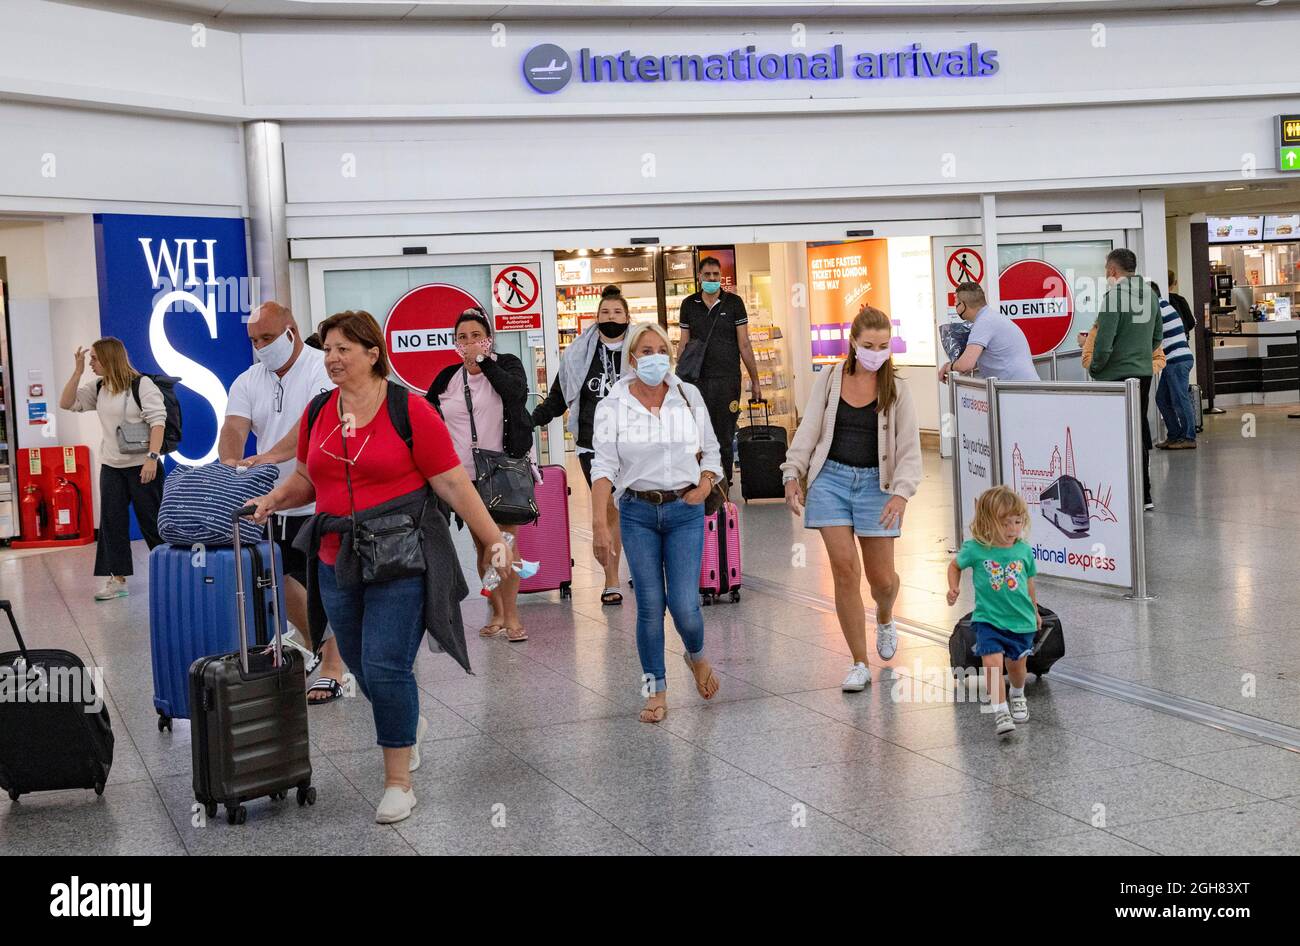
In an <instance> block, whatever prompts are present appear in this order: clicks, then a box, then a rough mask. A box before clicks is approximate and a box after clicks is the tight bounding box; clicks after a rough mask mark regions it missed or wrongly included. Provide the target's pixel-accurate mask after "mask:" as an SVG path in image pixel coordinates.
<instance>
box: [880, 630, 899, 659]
mask: <svg viewBox="0 0 1300 946" xmlns="http://www.w3.org/2000/svg"><path fill="white" fill-rule="evenodd" d="M897 651H898V628H897V627H895V626H894V622H893V621H890V622H889V623H888V624H877V625H876V653H878V654H879V655H880V659H881V660H893V659H894V654H895V653H896V652H897Z"/></svg>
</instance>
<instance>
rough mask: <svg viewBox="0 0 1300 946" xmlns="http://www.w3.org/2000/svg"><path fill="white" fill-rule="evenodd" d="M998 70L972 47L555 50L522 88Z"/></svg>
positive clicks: (530, 71)
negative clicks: (857, 50)
mask: <svg viewBox="0 0 1300 946" xmlns="http://www.w3.org/2000/svg"><path fill="white" fill-rule="evenodd" d="M998 69H999V63H998V52H997V50H996V49H984V50H982V49H980V47H979V44H978V43H968V44H967V45H966V46H963V47H960V48H958V49H946V50H934V51H930V50H926V49H923V48H922V46H921V44H920V43H912V44H911V45H910V46H908V47H906V48H904V49H901V50H891V51H887V52H860V53H856V54H849V53H846V52H845V50H844V47H843V46H842V45H835V46H832V47H830V48H829V49H825V50H823V51H821V52H813V53H762V52H759V49H758V47H757V46H745V47H744V48H743V49H742V48H737V49H731V50H728V51H727V52H724V53H709V54H704V55H697V54H686V53H679V54H670V55H650V56H642V55H637V54H636V53H633V52H632V51H631V50H630V49H625V50H623V51H622V52H618V53H611V54H601V53H598V52H593V51H592V50H591V49H589V48H587V47H583V48H582V49H579V50H578V53H577V56H576V57H574V56H571V55H570V54H569V52H568V51H567V50H565V49H563V48H562V47H560V46H556V45H555V44H554V43H544V44H542V45H540V46H534V47H533V48H532V49H530V50H529V51H528V53H527V54H526V55H525V56H524V61H523V74H524V81H525V82H527V83H528V84H529V85H530V86H531V87H532V88H533V89H535V90H536V91H538V92H541V93H543V94H550V93H552V92H558V91H560V90H561V89H563V88H564V87H565V86H567V85H568V84H569V82H570V81H571V80H573V79H577V81H579V82H582V83H620V82H758V81H791V80H809V81H827V80H834V79H843V78H845V77H850V78H854V79H943V78H948V79H972V78H983V77H987V76H992V75H995V74H996V73H997V71H998Z"/></svg>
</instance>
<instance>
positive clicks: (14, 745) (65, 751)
mask: <svg viewBox="0 0 1300 946" xmlns="http://www.w3.org/2000/svg"><path fill="white" fill-rule="evenodd" d="M0 610H3V611H4V612H5V614H7V615H8V616H9V626H10V627H12V628H13V631H14V637H15V638H17V639H18V649H17V650H13V651H9V652H7V653H3V654H0V789H4V790H5V791H7V792H8V793H9V797H10V799H12V800H13V801H17V800H18V797H19V796H20V795H25V794H27V793H28V792H51V791H57V790H59V789H71V788H93V789H94V790H95V794H96V795H102V794H104V783H105V782H107V781H108V772H109V769H111V768H112V767H113V728H112V726H111V725H110V723H109V721H108V707H106V706H103V705H102V704H100V700H101V699H102V697H103V694H101V693H98V692H96V690H95V687H94V681H93V680H92V678H91V677H90V675H89V674H88V673H87V672H86V666H85V664H83V663H82V662H81V658H80V657H78V656H77V655H76V654H73V653H71V652H69V651H66V650H28V649H27V645H26V644H25V643H24V642H23V636H22V634H21V633H20V632H19V630H18V622H17V621H16V620H15V619H14V610H13V607H12V605H10V603H9V602H8V601H0ZM96 706H98V707H99V708H98V709H97V710H96V709H95V707H96Z"/></svg>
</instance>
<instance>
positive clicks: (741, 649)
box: [0, 411, 1300, 855]
mask: <svg viewBox="0 0 1300 946" xmlns="http://www.w3.org/2000/svg"><path fill="white" fill-rule="evenodd" d="M1239 414H1240V412H1236V413H1235V414H1230V415H1225V416H1223V417H1218V418H1207V421H1208V422H1209V430H1208V436H1207V437H1206V438H1205V441H1204V443H1203V446H1202V448H1201V449H1200V450H1198V451H1197V452H1196V453H1191V452H1183V453H1178V454H1172V455H1167V454H1163V453H1157V454H1156V457H1155V461H1154V473H1155V478H1156V479H1155V482H1156V498H1157V502H1158V507H1157V510H1156V512H1155V513H1154V514H1152V515H1149V516H1148V520H1147V521H1148V526H1149V535H1150V543H1149V546H1148V548H1149V549H1150V551H1149V553H1148V560H1149V563H1150V564H1149V569H1150V575H1151V585H1152V588H1153V590H1155V591H1156V592H1157V593H1158V594H1159V595H1160V597H1159V598H1158V599H1157V600H1156V601H1153V602H1149V603H1145V604H1138V603H1134V602H1130V601H1126V600H1124V599H1123V598H1120V597H1116V596H1110V595H1106V594H1104V593H1100V592H1090V591H1084V590H1079V589H1075V588H1069V587H1067V586H1062V585H1056V584H1052V585H1049V584H1047V583H1044V586H1043V598H1044V600H1045V601H1047V602H1049V603H1050V604H1051V605H1052V606H1053V607H1055V608H1056V610H1058V611H1059V612H1060V613H1061V614H1062V616H1063V618H1064V620H1065V622H1066V629H1067V641H1068V652H1069V653H1068V656H1067V657H1066V658H1065V660H1064V661H1063V663H1062V665H1061V666H1063V667H1064V666H1077V667H1079V668H1081V669H1087V670H1091V671H1094V672H1099V673H1104V674H1107V675H1111V676H1114V677H1118V678H1122V679H1126V680H1133V681H1140V682H1142V683H1144V684H1146V685H1148V686H1153V687H1157V688H1159V689H1166V690H1170V691H1173V692H1179V693H1182V694H1185V695H1189V696H1194V697H1196V698H1198V699H1201V700H1205V701H1208V702H1212V703H1217V704H1219V705H1223V706H1230V707H1232V708H1234V709H1238V710H1240V711H1242V712H1245V713H1250V714H1253V715H1257V716H1261V717H1266V718H1270V719H1274V720H1277V721H1279V722H1284V723H1288V724H1290V725H1293V726H1300V618H1297V617H1296V615H1297V613H1300V611H1298V610H1297V605H1300V590H1298V588H1300V586H1297V583H1296V582H1295V580H1294V575H1295V569H1294V564H1293V562H1294V561H1295V557H1296V552H1297V551H1298V550H1297V548H1296V545H1297V540H1296V529H1297V526H1300V513H1298V512H1296V511H1294V509H1293V508H1292V507H1291V505H1290V504H1289V500H1290V497H1291V495H1292V494H1293V492H1294V478H1295V471H1296V465H1295V456H1296V451H1295V439H1296V438H1297V437H1300V422H1294V421H1292V422H1288V421H1286V419H1285V417H1284V416H1281V415H1280V414H1279V413H1278V412H1264V411H1260V412H1259V418H1258V427H1257V433H1258V436H1257V437H1255V438H1241V437H1240V436H1239V434H1240V430H1241V428H1242V420H1241V418H1240V416H1239ZM1239 439H1240V440H1241V441H1242V442H1241V443H1238V442H1237V441H1238V440H1239ZM575 472H576V471H575ZM944 474H945V468H944V467H943V465H942V464H941V463H940V462H939V461H938V460H937V459H932V460H931V461H930V462H929V463H928V465H927V476H926V481H925V484H924V486H923V488H922V491H921V493H920V494H919V495H918V497H917V498H916V499H915V500H914V501H913V502H912V504H911V506H910V508H909V512H908V520H907V524H906V533H905V537H904V539H903V540H902V541H901V542H900V543H899V557H898V558H899V570H900V572H901V573H902V575H903V581H904V591H903V594H902V597H901V599H900V604H899V607H898V610H899V613H900V614H901V615H902V616H905V617H906V618H908V619H910V620H914V621H917V622H920V623H924V624H929V625H934V626H937V627H947V626H948V625H950V624H951V623H952V621H953V619H954V618H955V616H956V615H958V614H960V613H962V611H963V608H964V607H965V606H968V605H967V602H966V601H965V600H963V601H961V602H959V603H958V605H957V606H956V607H954V608H948V606H947V605H946V603H945V602H944V601H943V599H942V593H943V590H944V584H943V581H944V579H943V569H944V568H945V567H946V564H947V560H948V555H947V548H948V541H949V539H948V530H949V529H950V521H951V506H950V500H949V498H948V491H947V487H946V482H945V480H944ZM586 496H587V494H586V489H585V487H584V486H583V484H582V482H581V480H580V478H578V479H576V481H575V482H574V484H573V513H574V523H575V538H574V544H573V557H574V559H575V561H576V566H575V575H574V597H573V598H572V599H571V600H567V601H561V600H560V599H559V596H558V595H556V594H554V593H551V594H545V595H537V596H533V597H532V598H530V599H529V600H527V602H526V604H525V608H524V615H525V619H526V623H527V626H528V629H529V633H530V635H531V640H530V641H529V642H528V643H526V644H520V645H510V644H507V643H506V642H505V640H504V639H498V640H493V641H488V642H484V641H481V640H479V638H478V637H477V635H475V634H473V632H472V629H473V628H477V627H478V625H479V623H481V622H480V618H481V617H482V616H483V609H484V605H483V604H482V602H481V599H479V598H478V597H477V596H473V597H471V598H470V599H469V600H468V601H467V602H466V604H465V606H464V608H465V613H466V623H467V625H468V626H469V627H470V628H471V634H470V640H469V647H470V653H471V658H472V661H473V664H474V668H475V676H466V675H465V674H463V673H462V672H461V671H460V670H459V668H457V667H455V666H454V665H453V664H452V662H451V661H450V660H449V659H448V658H446V657H434V656H432V655H430V654H428V653H425V652H422V653H421V656H420V658H419V662H418V665H417V673H418V679H419V682H420V686H421V702H422V708H423V712H424V714H425V715H426V716H428V717H429V719H430V722H431V726H430V730H429V736H428V740H429V741H428V742H427V743H426V747H425V750H424V753H423V756H424V760H425V762H424V765H423V767H422V768H421V769H420V771H419V772H417V773H416V774H415V791H416V794H417V796H418V797H419V805H418V807H417V808H416V811H415V813H414V815H413V816H412V817H411V818H410V819H409V820H408V821H406V822H403V823H402V824H399V825H396V826H393V827H380V826H377V825H375V824H374V823H373V810H374V805H375V804H376V802H377V800H378V796H379V794H380V791H381V789H382V775H381V771H380V767H379V755H378V751H377V750H376V749H375V748H374V731H373V726H372V724H371V721H370V715H369V709H368V706H367V705H366V704H365V702H364V701H363V700H362V699H360V698H356V699H347V700H343V701H340V702H339V703H336V704H334V705H332V706H328V707H322V708H318V709H313V710H311V722H312V741H313V745H314V753H313V764H314V766H315V776H314V781H315V784H316V785H317V786H318V788H319V802H318V804H317V805H316V806H315V807H313V808H309V809H299V808H297V806H296V805H293V804H292V803H291V802H290V803H288V804H272V803H270V802H267V801H259V802H254V803H250V806H249V809H250V810H249V818H248V823H247V824H246V825H244V826H242V827H231V826H228V825H226V824H225V822H224V820H216V821H214V822H210V823H206V824H205V823H203V820H202V819H201V818H200V817H197V816H196V815H195V814H194V813H193V811H192V808H191V805H192V801H193V799H192V797H191V792H190V781H189V775H190V746H189V732H188V726H187V724H185V723H182V722H178V723H177V724H176V726H175V730H174V732H172V733H159V732H158V731H157V727H156V725H155V715H154V711H153V708H152V702H151V692H152V682H151V677H150V669H149V646H148V609H147V599H146V594H145V580H144V569H145V564H146V559H145V554H144V549H143V547H141V548H139V549H138V550H137V564H138V568H137V576H136V577H135V578H133V579H132V585H131V587H132V592H133V593H132V596H131V597H130V598H127V599H120V600H117V601H113V602H109V603H106V604H96V603H95V602H94V601H92V600H91V599H90V592H91V590H92V589H91V584H90V579H89V577H88V576H89V574H90V571H91V563H92V561H93V552H92V551H90V550H84V549H83V550H65V551H60V552H57V553H47V554H39V555H21V556H20V555H14V554H12V553H4V554H0V595H2V596H4V597H9V598H11V599H13V600H14V604H15V608H16V610H17V611H18V613H19V615H20V617H21V619H22V620H23V621H24V623H25V625H26V628H27V630H28V635H29V640H30V643H31V644H33V645H37V646H53V647H65V648H68V649H70V650H73V651H75V652H76V653H78V654H80V655H81V656H82V657H83V658H84V659H85V660H86V661H87V663H90V664H93V665H97V666H102V667H103V668H104V673H105V681H106V687H107V691H108V699H109V707H110V712H111V714H112V717H113V726H114V732H115V733H116V735H117V749H116V761H115V763H114V766H113V771H112V774H111V776H110V780H109V785H108V789H107V791H106V792H105V794H104V796H103V798H96V797H95V796H94V795H93V794H92V793H90V792H60V793H49V794H38V795H28V796H25V797H24V798H23V799H22V800H21V801H20V802H19V803H17V804H12V803H10V802H9V801H8V799H3V800H0V850H3V851H4V852H6V853H34V852H45V853H73V852H78V853H104V854H112V853H146V852H147V853H185V852H188V853H193V854H211V853H268V854H271V853H327V854H414V853H419V854H429V853H555V854H570V853H611V854H613V853H618V854H622V853H629V854H645V853H727V854H733V853H734V854H744V853H790V854H808V853H828V854H832V853H833V854H881V855H889V854H926V853H1026V854H1056V855H1060V854H1100V855H1107V854H1109V855H1114V854H1125V855H1127V854H1175V853H1176V854H1215V853H1238V854H1240V853H1294V851H1295V850H1296V849H1297V848H1300V818H1298V817H1297V809H1298V808H1300V755H1297V754H1295V753H1290V752H1287V751H1284V750H1281V749H1277V748H1274V747H1272V746H1266V745H1261V744H1259V743H1257V742H1254V741H1252V740H1250V739H1247V738H1244V737H1242V736H1238V735H1234V734H1231V733H1227V732H1223V731H1220V730H1217V729H1214V728H1211V727H1207V726H1204V725H1201V724H1198V723H1193V722H1187V721H1185V720H1182V719H1177V718H1174V717H1172V716H1169V715H1165V714H1162V713H1159V712H1156V711H1154V710H1152V709H1148V708H1145V707H1143V706H1139V705H1136V704H1134V703H1130V702H1124V701H1120V700H1115V699H1111V698H1108V697H1104V696H1101V695H1098V694H1095V693H1092V692H1089V691H1086V690H1083V689H1079V688H1075V687H1071V686H1069V685H1067V684H1065V683H1063V682H1059V681H1056V680H1052V679H1051V678H1050V677H1049V678H1047V679H1045V680H1044V681H1042V682H1041V683H1037V684H1032V685H1031V689H1030V701H1031V702H1030V705H1031V713H1032V719H1031V720H1030V722H1028V723H1027V724H1024V725H1022V726H1021V727H1020V728H1019V729H1018V730H1017V732H1016V733H1015V735H1014V736H1013V737H1011V738H1010V739H1008V740H1006V741H1002V742H999V741H997V740H996V739H995V738H994V736H993V734H992V724H991V722H990V720H989V717H988V716H987V715H985V714H983V713H981V712H980V708H979V707H978V706H977V705H972V704H969V703H954V702H951V701H950V697H949V694H948V691H947V689H946V688H936V687H935V686H933V685H931V684H932V683H933V679H934V677H933V674H934V672H935V671H937V670H940V669H942V668H943V667H946V666H947V655H946V652H945V650H944V649H943V648H941V647H939V646H936V645H934V644H931V643H929V642H927V641H925V640H922V639H920V638H916V637H908V636H905V637H904V638H903V639H902V642H901V645H902V646H901V647H900V650H899V652H898V654H897V655H896V657H895V659H894V660H893V661H891V662H890V663H889V665H887V666H884V665H882V666H877V667H875V668H873V677H874V680H873V685H872V686H871V687H869V688H868V689H867V690H866V691H865V692H863V693H861V694H844V693H841V692H840V690H839V681H840V680H841V679H842V677H843V674H844V672H845V671H846V670H847V659H846V654H847V649H846V647H845V646H844V643H843V640H842V638H841V637H840V634H839V631H838V627H837V625H836V622H835V619H834V616H833V615H832V614H827V613H826V611H825V609H824V608H823V607H814V606H810V605H809V604H808V603H805V602H803V601H802V600H801V599H795V598H793V597H791V596H790V595H789V594H788V593H783V592H782V589H785V590H786V591H787V592H791V591H797V592H799V593H801V594H809V593H811V594H814V595H828V594H829V590H830V585H829V574H828V571H827V567H826V562H825V556H824V553H823V551H822V549H821V545H820V540H819V539H818V537H817V536H816V535H813V534H811V533H807V532H805V531H804V530H803V529H802V528H801V527H800V526H799V525H798V524H797V523H796V522H795V520H793V519H792V518H791V517H790V516H789V515H788V514H787V513H785V512H784V511H783V509H782V507H780V506H779V505H776V504H755V505H751V506H749V507H748V508H746V509H745V510H744V513H743V515H744V536H745V570H746V574H747V575H750V576H752V577H753V578H757V579H759V580H760V581H759V584H758V585H757V586H756V587H753V588H747V589H745V590H744V592H743V595H742V599H741V601H740V602H739V603H737V604H720V605H718V606H716V607H714V608H711V609H708V610H706V611H705V619H706V627H707V638H706V639H707V648H708V651H709V653H710V655H711V657H712V658H713V659H714V661H715V662H716V666H717V669H718V674H719V676H720V678H721V681H722V690H721V693H720V694H719V696H718V698H717V699H716V700H714V701H713V702H711V703H709V704H705V703H704V702H703V701H701V700H700V699H699V698H698V697H697V696H696V695H695V692H694V688H693V687H692V686H690V680H689V676H688V673H687V670H686V668H685V666H684V665H683V664H682V662H681V660H680V657H679V656H678V655H679V654H680V652H681V646H680V642H679V641H677V640H676V639H675V638H674V637H673V636H672V635H670V637H669V640H668V649H669V650H670V651H671V653H670V655H669V658H670V659H669V660H668V677H669V693H670V706H671V709H670V712H669V714H668V717H667V719H666V720H665V721H664V723H663V724H662V725H660V726H657V727H656V726H647V725H643V724H641V723H639V722H637V720H636V717H635V710H636V708H637V706H639V704H640V698H639V696H638V693H637V688H638V685H639V680H638V678H639V673H640V669H639V664H638V661H637V656H636V645H635V639H634V624H635V607H634V605H633V602H632V598H631V595H630V594H629V595H628V600H627V602H626V603H625V604H624V605H623V606H622V607H621V608H602V607H601V606H600V604H599V601H598V600H597V595H598V592H599V589H600V585H601V584H602V582H601V578H600V575H599V574H598V573H597V572H596V571H594V570H593V567H594V563H593V562H592V561H591V560H590V543H589V542H588V541H587V540H585V539H583V538H582V530H583V529H584V527H585V523H586V522H587V520H588V518H589V516H588V510H587V509H586V505H587V504H586ZM1180 496H1181V497H1184V498H1183V499H1181V500H1180V499H1179V498H1178V497H1180ZM462 538H463V537H462ZM3 634H4V630H3V629H0V637H2V636H3ZM3 646H5V647H7V646H8V645H3ZM1246 674H1251V675H1253V677H1252V678H1250V680H1248V682H1251V681H1253V686H1254V690H1253V692H1254V694H1255V695H1254V696H1243V695H1242V693H1243V692H1249V691H1250V687H1249V686H1247V684H1246V683H1244V682H1243V675H1246ZM1243 688H1245V689H1244V690H1243Z"/></svg>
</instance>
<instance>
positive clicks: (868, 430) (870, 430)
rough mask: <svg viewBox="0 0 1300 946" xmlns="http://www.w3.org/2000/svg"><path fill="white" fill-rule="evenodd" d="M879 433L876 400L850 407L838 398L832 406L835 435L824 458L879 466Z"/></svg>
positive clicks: (864, 465)
mask: <svg viewBox="0 0 1300 946" xmlns="http://www.w3.org/2000/svg"><path fill="white" fill-rule="evenodd" d="M879 439H880V438H879V433H878V431H877V429H876V402H875V401H872V402H871V403H870V404H868V405H866V406H865V407H853V406H851V405H850V404H848V403H847V402H846V401H845V400H844V398H840V404H839V407H837V408H836V410H835V436H834V437H832V438H831V450H830V453H828V454H827V455H826V459H828V460H834V461H835V462H836V463H843V464H844V465H845V466H859V467H872V466H875V467H878V466H880V445H879Z"/></svg>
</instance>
